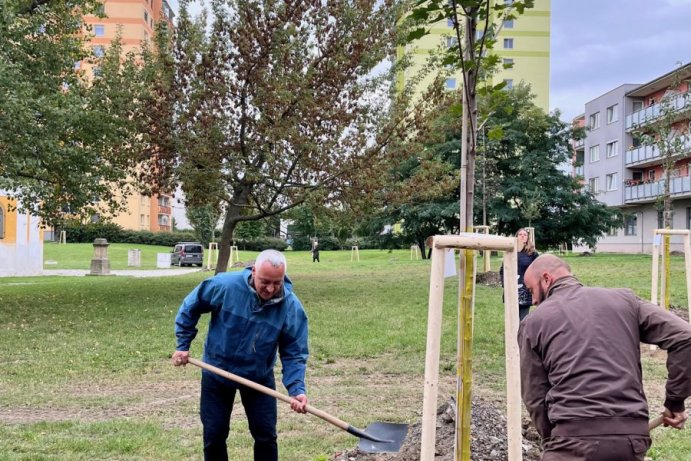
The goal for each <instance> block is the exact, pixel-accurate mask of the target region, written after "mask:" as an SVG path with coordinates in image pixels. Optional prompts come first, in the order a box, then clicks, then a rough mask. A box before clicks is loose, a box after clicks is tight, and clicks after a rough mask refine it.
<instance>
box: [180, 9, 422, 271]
mask: <svg viewBox="0 0 691 461" xmlns="http://www.w3.org/2000/svg"><path fill="white" fill-rule="evenodd" d="M399 14H400V13H399V11H398V5H397V2H396V0H390V1H384V2H380V1H375V0H367V1H358V2H347V1H333V2H332V1H328V2H323V1H321V0H315V1H269V0H264V1H261V0H243V1H232V0H228V1H220V0H217V1H214V2H212V4H211V12H210V13H209V18H210V21H209V23H210V27H209V29H208V31H207V29H206V24H207V21H206V19H205V18H202V19H201V20H199V19H193V18H191V17H190V16H189V14H188V13H187V7H186V4H185V3H184V2H183V3H182V5H181V14H180V17H179V21H178V30H177V40H176V46H175V53H176V59H175V61H176V71H175V75H174V76H173V79H174V86H175V94H177V102H176V112H175V113H176V123H175V130H176V132H177V134H178V142H179V144H178V147H177V152H176V153H175V156H171V157H170V158H169V162H170V163H171V164H173V165H174V170H175V173H176V178H177V179H179V180H180V182H181V184H182V188H183V190H184V192H185V196H186V200H187V202H188V204H192V205H195V204H208V203H210V204H213V205H214V206H215V205H220V207H221V208H222V209H223V210H224V219H223V232H222V241H221V245H220V255H219V264H218V267H217V271H219V272H222V271H224V270H226V268H227V262H228V256H229V248H230V242H231V240H232V238H233V232H234V230H235V228H236V226H237V224H238V223H239V222H242V221H252V220H258V219H262V218H264V217H267V216H275V215H278V214H280V213H282V212H284V211H286V210H288V209H291V208H293V207H295V206H297V205H300V204H302V203H306V202H310V203H330V204H333V206H341V205H342V204H343V203H344V202H345V201H346V198H347V197H348V196H352V195H355V193H356V192H357V193H360V192H362V191H365V192H367V191H368V190H371V189H373V188H375V187H377V186H376V179H377V172H380V171H381V169H382V168H384V165H385V164H386V162H385V158H386V155H385V152H386V148H387V146H388V145H389V144H390V140H391V139H393V138H394V137H396V135H397V134H401V131H405V130H404V129H403V128H402V127H403V126H404V125H406V124H409V123H410V122H411V120H410V118H406V117H405V116H404V114H403V113H402V112H401V113H399V114H393V115H392V112H395V110H394V109H392V107H394V106H395V105H391V103H390V101H389V94H390V91H391V89H392V88H391V85H390V82H391V80H390V78H389V75H387V72H380V73H377V72H376V71H375V72H373V70H375V67H376V66H377V65H380V64H381V63H382V62H384V61H385V60H386V59H387V58H390V57H391V56H392V55H393V53H394V52H395V45H396V40H397V39H396V33H397V32H396V21H397V18H398V17H399ZM380 176H383V175H380Z"/></svg>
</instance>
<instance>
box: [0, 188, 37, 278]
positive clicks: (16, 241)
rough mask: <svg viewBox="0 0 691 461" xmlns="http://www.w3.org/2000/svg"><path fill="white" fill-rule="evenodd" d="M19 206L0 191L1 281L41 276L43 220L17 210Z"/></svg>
mask: <svg viewBox="0 0 691 461" xmlns="http://www.w3.org/2000/svg"><path fill="white" fill-rule="evenodd" d="M16 205H17V202H16V201H14V200H13V199H11V198H10V197H9V196H8V195H7V194H4V193H3V191H1V190H0V277H10V276H16V275H40V274H41V272H42V270H43V229H41V225H40V220H39V218H37V217H35V216H31V215H29V214H28V213H25V212H23V213H20V212H19V211H17V209H16Z"/></svg>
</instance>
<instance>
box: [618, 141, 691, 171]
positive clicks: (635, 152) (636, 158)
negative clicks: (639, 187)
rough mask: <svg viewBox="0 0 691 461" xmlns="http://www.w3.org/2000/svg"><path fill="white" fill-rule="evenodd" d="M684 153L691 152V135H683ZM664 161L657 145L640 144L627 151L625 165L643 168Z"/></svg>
mask: <svg viewBox="0 0 691 461" xmlns="http://www.w3.org/2000/svg"><path fill="white" fill-rule="evenodd" d="M681 140H682V142H683V153H684V154H688V153H689V152H691V136H688V137H682V139H681ZM659 163H662V156H661V155H660V151H659V150H658V148H657V146H640V147H637V148H636V149H631V150H628V151H626V160H625V165H626V166H627V167H629V168H641V167H646V166H650V165H655V164H659Z"/></svg>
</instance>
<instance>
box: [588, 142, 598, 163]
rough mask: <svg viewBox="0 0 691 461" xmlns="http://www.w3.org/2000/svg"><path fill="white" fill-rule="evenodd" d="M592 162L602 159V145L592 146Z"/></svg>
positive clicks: (590, 150)
mask: <svg viewBox="0 0 691 461" xmlns="http://www.w3.org/2000/svg"><path fill="white" fill-rule="evenodd" d="M589 152H590V163H593V162H599V161H600V145H599V144H598V145H596V146H590V149H589Z"/></svg>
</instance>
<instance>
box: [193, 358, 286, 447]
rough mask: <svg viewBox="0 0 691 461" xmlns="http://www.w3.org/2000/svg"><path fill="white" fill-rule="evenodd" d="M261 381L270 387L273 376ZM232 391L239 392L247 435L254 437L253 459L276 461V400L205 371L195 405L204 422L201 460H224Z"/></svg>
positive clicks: (231, 407) (232, 398)
mask: <svg viewBox="0 0 691 461" xmlns="http://www.w3.org/2000/svg"><path fill="white" fill-rule="evenodd" d="M261 384H263V385H264V386H267V387H270V388H271V389H275V387H276V385H275V383H274V381H273V379H272V380H271V382H268V383H267V382H265V383H261ZM236 391H240V398H241V399H242V406H243V407H244V408H245V413H246V414H247V422H248V424H249V429H250V434H252V437H253V438H254V460H255V461H278V444H277V442H276V419H277V409H276V399H274V398H273V397H271V396H268V395H266V394H262V393H261V392H258V391H255V390H253V389H249V388H246V387H244V386H240V385H238V384H235V383H233V382H232V381H229V380H227V379H225V378H222V377H220V376H216V375H213V374H211V373H209V372H207V371H203V372H202V390H201V401H200V408H199V414H200V416H201V420H202V424H203V425H204V460H205V461H227V460H228V450H227V447H226V439H227V438H228V433H229V432H230V415H231V413H232V412H233V401H234V400H235V392H236Z"/></svg>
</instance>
